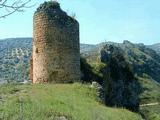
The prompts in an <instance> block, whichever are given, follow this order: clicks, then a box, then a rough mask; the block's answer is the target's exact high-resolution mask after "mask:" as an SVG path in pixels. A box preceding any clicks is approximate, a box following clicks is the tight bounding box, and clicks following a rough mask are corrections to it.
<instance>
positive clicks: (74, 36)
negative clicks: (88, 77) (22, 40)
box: [32, 10, 80, 83]
mask: <svg viewBox="0 0 160 120" xmlns="http://www.w3.org/2000/svg"><path fill="white" fill-rule="evenodd" d="M52 13H54V15H53V16H51V14H52ZM64 18H65V20H64V21H62V20H63V19H64ZM60 20H61V21H60ZM33 26H34V33H33V36H34V38H33V54H32V55H33V83H45V82H49V83H69V82H74V81H78V80H80V52H79V51H80V50H79V24H78V22H77V21H75V20H73V19H72V18H71V17H69V16H67V15H66V14H64V12H63V11H62V10H55V11H54V10H52V11H49V13H48V11H47V12H46V11H40V12H36V13H35V15H34V22H33Z"/></svg>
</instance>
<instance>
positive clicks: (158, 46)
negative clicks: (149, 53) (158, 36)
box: [148, 43, 160, 55]
mask: <svg viewBox="0 0 160 120" xmlns="http://www.w3.org/2000/svg"><path fill="white" fill-rule="evenodd" d="M148 47H149V48H151V49H153V50H155V51H156V52H157V53H158V54H159V55H160V43H157V44H153V45H149V46H148Z"/></svg>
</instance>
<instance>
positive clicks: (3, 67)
mask: <svg viewBox="0 0 160 120" xmlns="http://www.w3.org/2000/svg"><path fill="white" fill-rule="evenodd" d="M105 44H112V45H115V46H117V47H120V48H121V49H122V50H123V51H124V54H125V56H126V58H127V60H128V61H129V62H130V63H131V64H133V66H134V69H135V70H136V71H138V72H137V74H139V73H141V72H144V75H145V74H146V73H147V75H148V74H149V77H152V78H153V79H155V80H156V81H160V80H159V78H160V75H159V73H160V57H159V55H158V54H156V52H155V51H153V50H152V49H154V50H157V53H158V50H159V44H155V45H151V46H145V45H144V44H133V43H131V42H129V41H124V42H123V43H114V42H104V43H100V44H97V45H90V44H80V51H81V54H83V55H84V54H87V55H86V56H92V57H91V58H92V59H93V60H94V59H97V58H96V57H94V56H95V54H97V55H98V54H99V51H100V50H101V48H102V47H103V46H104V45H105ZM150 48H152V49H150ZM31 51H32V38H7V39H1V40H0V58H1V59H0V63H1V64H0V81H2V80H4V79H5V80H7V79H8V80H9V79H16V80H18V81H21V80H22V79H29V78H28V75H27V74H28V73H29V60H30V57H31ZM143 65H144V66H143ZM23 67H26V68H27V69H23ZM144 67H146V69H143V68H144ZM138 68H140V69H138ZM146 70H147V71H146ZM155 71H156V72H155ZM22 72H23V75H22V74H20V73H22ZM154 76H156V77H154Z"/></svg>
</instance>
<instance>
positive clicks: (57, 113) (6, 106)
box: [0, 84, 142, 120]
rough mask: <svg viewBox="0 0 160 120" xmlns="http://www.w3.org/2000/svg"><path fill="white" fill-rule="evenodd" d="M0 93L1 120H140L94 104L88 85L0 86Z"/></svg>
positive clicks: (114, 109)
mask: <svg viewBox="0 0 160 120" xmlns="http://www.w3.org/2000/svg"><path fill="white" fill-rule="evenodd" d="M0 96H1V98H0V103H1V106H0V119H3V120H4V119H6V120H14V119H25V120H28V119H32V120H53V119H56V118H59V117H61V118H66V119H67V120H120V119H122V120H142V118H141V117H140V115H138V114H136V113H132V112H129V111H127V110H125V109H118V108H109V107H105V106H103V105H102V104H100V103H98V102H97V95H96V90H95V89H93V88H91V87H90V86H88V85H82V84H61V85H58V84H57V85H51V84H44V85H3V86H0Z"/></svg>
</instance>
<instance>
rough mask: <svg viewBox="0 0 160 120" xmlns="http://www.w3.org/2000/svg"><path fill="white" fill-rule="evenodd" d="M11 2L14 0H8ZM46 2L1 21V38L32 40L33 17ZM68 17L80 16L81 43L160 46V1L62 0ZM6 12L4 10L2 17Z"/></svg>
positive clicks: (78, 17)
mask: <svg viewBox="0 0 160 120" xmlns="http://www.w3.org/2000/svg"><path fill="white" fill-rule="evenodd" d="M8 1H9V3H11V2H13V0H8ZM44 1H45V0H32V2H31V3H30V4H31V5H32V4H35V6H34V7H32V8H28V9H25V12H22V13H14V14H12V15H10V16H8V17H6V18H3V19H0V39H4V38H15V37H32V36H33V35H32V33H33V14H34V12H35V10H36V8H37V7H38V6H39V5H40V4H41V3H43V2H44ZM58 1H59V2H60V5H61V8H62V9H63V10H64V11H66V12H67V13H68V15H72V14H74V13H75V14H76V19H77V20H78V21H79V24H80V42H81V43H86V44H97V43H100V42H105V41H112V42H123V40H129V41H131V42H133V43H144V44H147V45H148V44H154V43H160V7H159V5H160V0H58ZM3 13H4V11H3V10H0V15H2V14H3Z"/></svg>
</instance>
